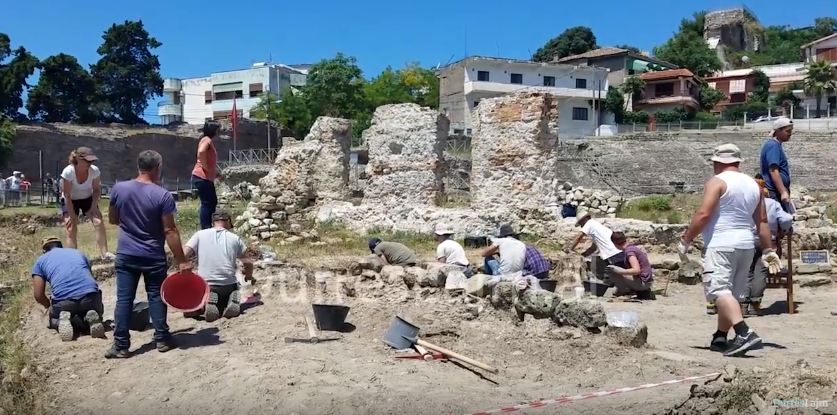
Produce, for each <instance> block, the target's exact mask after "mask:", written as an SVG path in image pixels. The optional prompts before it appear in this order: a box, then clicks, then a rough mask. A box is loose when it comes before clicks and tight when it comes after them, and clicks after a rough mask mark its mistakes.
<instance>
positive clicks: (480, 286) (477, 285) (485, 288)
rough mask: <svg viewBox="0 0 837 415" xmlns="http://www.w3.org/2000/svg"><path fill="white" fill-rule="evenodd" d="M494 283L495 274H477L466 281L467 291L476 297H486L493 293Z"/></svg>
mask: <svg viewBox="0 0 837 415" xmlns="http://www.w3.org/2000/svg"><path fill="white" fill-rule="evenodd" d="M493 285H494V284H493V276H491V275H487V274H476V275H474V276H472V277H471V278H468V280H467V281H466V283H465V292H466V293H468V294H471V295H473V296H476V297H486V296H488V295H489V294H491V288H492V287H493Z"/></svg>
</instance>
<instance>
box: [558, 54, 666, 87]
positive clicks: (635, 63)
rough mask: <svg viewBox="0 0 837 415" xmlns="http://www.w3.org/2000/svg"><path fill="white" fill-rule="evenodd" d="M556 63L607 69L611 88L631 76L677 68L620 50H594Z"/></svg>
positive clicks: (661, 61) (654, 59) (651, 58)
mask: <svg viewBox="0 0 837 415" xmlns="http://www.w3.org/2000/svg"><path fill="white" fill-rule="evenodd" d="M557 62H558V63H563V64H568V65H588V66H598V67H601V68H607V69H609V70H610V72H609V73H608V75H607V80H608V82H609V83H610V85H612V86H619V85H622V83H623V82H624V81H625V78H627V77H628V76H631V75H639V74H643V73H646V72H652V71H662V70H666V69H675V68H677V65H674V64H672V63H669V62H666V61H663V60H660V59H657V58H653V57H651V56H648V55H645V54H642V53H637V52H631V51H629V50H627V49H620V48H599V49H594V50H591V51H589V52H584V53H582V54H579V55H573V56H567V57H564V58H561V59H558V60H557Z"/></svg>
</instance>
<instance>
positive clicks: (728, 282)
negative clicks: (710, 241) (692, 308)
mask: <svg viewBox="0 0 837 415" xmlns="http://www.w3.org/2000/svg"><path fill="white" fill-rule="evenodd" d="M753 255H755V249H754V248H751V249H735V248H707V249H706V255H705V256H704V258H703V291H704V293H705V294H706V299H707V300H708V301H715V300H716V299H717V298H718V297H720V296H722V295H732V296H734V297H735V299H736V300H738V301H739V302H742V301H744V300H746V299H747V295H748V294H749V287H748V277H749V274H750V265H752V263H753Z"/></svg>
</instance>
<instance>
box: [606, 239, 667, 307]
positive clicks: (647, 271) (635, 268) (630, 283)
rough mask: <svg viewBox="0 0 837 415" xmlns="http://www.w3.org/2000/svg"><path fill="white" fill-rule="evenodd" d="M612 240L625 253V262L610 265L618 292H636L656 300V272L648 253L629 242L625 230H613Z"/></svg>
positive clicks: (609, 268)
mask: <svg viewBox="0 0 837 415" xmlns="http://www.w3.org/2000/svg"><path fill="white" fill-rule="evenodd" d="M610 240H611V241H612V242H613V245H614V246H616V249H619V250H621V251H622V252H624V253H625V262H624V264H620V265H608V266H607V269H608V271H610V272H611V279H612V280H613V284H614V285H616V291H617V294H624V295H628V294H636V296H637V298H639V299H640V300H654V299H656V298H655V297H654V293H653V292H651V284H652V282H653V281H654V272H653V270H652V269H651V261H649V260H648V254H647V253H646V252H645V250H643V249H642V248H641V247H639V246H637V245H634V244H628V238H627V237H626V236H625V234H624V233H623V232H613V234H611V235H610Z"/></svg>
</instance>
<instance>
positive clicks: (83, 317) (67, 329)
mask: <svg viewBox="0 0 837 415" xmlns="http://www.w3.org/2000/svg"><path fill="white" fill-rule="evenodd" d="M41 249H42V250H43V254H42V255H41V256H40V257H38V259H37V260H36V261H35V264H34V265H33V266H32V286H33V294H34V296H35V301H37V302H38V304H40V305H42V306H44V308H46V309H47V313H49V324H48V327H49V328H50V329H55V330H57V331H58V335H59V337H61V340H62V341H70V340H73V338H74V337H75V334H76V332H78V333H81V332H89V333H90V337H97V338H102V339H104V338H105V326H104V325H103V324H102V314H103V312H104V306H103V305H102V292H101V291H100V290H99V285H98V284H97V283H96V280H95V279H94V278H93V273H92V272H91V271H90V261H88V260H87V257H86V256H84V254H83V253H81V251H78V250H76V249H72V248H64V247H63V246H62V244H61V240H60V239H58V238H56V237H54V236H50V237H46V238H44V239H43V241H42V242H41ZM47 284H49V288H50V291H51V292H52V299H49V298H47V296H46V285H47Z"/></svg>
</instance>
